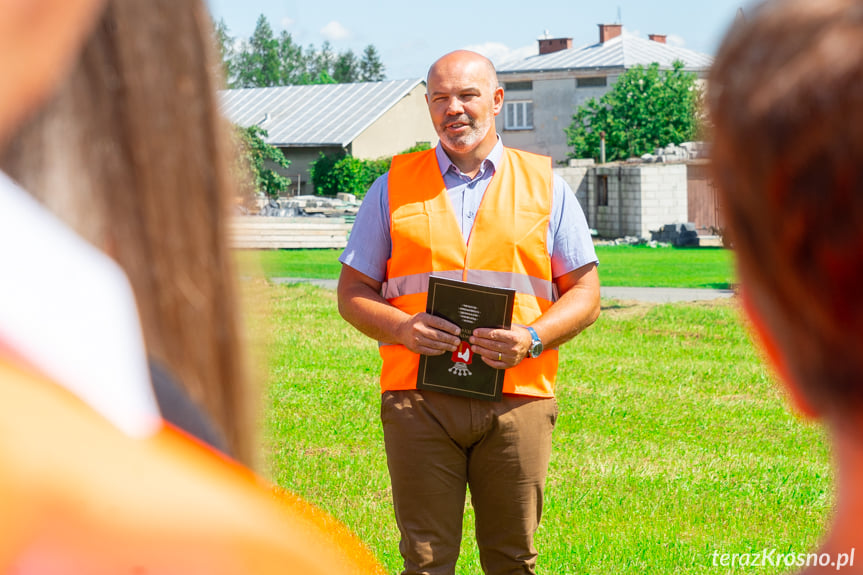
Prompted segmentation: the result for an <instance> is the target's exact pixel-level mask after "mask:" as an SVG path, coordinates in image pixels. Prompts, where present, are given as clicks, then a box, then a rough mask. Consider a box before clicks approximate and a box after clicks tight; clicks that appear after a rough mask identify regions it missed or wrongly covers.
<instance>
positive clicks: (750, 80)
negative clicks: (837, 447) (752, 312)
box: [708, 0, 863, 411]
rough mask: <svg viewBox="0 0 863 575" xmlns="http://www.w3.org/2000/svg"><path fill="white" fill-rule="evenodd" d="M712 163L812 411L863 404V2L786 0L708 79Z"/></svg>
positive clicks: (767, 10) (741, 263)
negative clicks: (712, 131)
mask: <svg viewBox="0 0 863 575" xmlns="http://www.w3.org/2000/svg"><path fill="white" fill-rule="evenodd" d="M708 99H709V105H710V115H711V120H712V122H713V124H714V139H715V141H714V147H713V167H714V176H715V181H716V183H717V185H718V187H719V190H720V194H721V198H722V202H723V207H724V209H725V210H726V217H727V221H728V225H729V228H730V229H729V232H730V235H731V240H732V242H733V244H734V247H735V251H736V254H737V260H738V268H739V271H740V276H741V281H742V284H743V289H744V290H745V292H746V293H747V295H748V296H749V299H750V301H751V302H752V304H753V306H754V307H755V309H756V310H757V313H758V315H759V317H760V318H761V319H763V321H764V323H765V325H766V327H767V328H768V329H769V331H770V332H771V334H772V335H773V337H774V338H775V340H776V343H777V344H778V347H779V348H780V349H781V353H782V356H783V358H784V359H785V360H786V362H787V366H786V367H787V368H788V370H789V375H790V376H791V377H792V378H793V379H794V380H795V381H796V382H797V383H798V384H799V385H800V386H801V387H802V389H803V391H804V394H805V395H806V397H807V399H808V400H809V401H811V402H812V403H813V404H814V405H815V406H816V407H817V408H820V409H827V410H831V411H844V410H845V409H846V408H854V409H856V408H859V407H860V406H861V404H863V297H861V293H863V3H861V2H859V0H818V1H817V2H813V1H811V0H785V1H782V0H779V1H772V2H768V3H766V4H764V5H762V6H760V7H759V8H758V9H757V10H756V11H755V12H754V14H752V15H750V16H749V17H748V18H747V19H746V20H745V21H743V22H738V23H736V24H735V26H734V28H733V29H732V30H731V31H730V32H729V34H728V36H727V37H726V39H725V41H724V43H723V45H722V47H721V48H720V50H719V53H718V55H717V58H716V61H715V62H714V64H713V68H712V71H711V75H710V80H709V86H708Z"/></svg>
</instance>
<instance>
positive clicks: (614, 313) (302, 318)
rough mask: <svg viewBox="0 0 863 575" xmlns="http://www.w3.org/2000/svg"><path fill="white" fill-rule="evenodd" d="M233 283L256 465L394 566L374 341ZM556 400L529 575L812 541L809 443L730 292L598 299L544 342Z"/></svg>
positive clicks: (470, 548)
mask: <svg viewBox="0 0 863 575" xmlns="http://www.w3.org/2000/svg"><path fill="white" fill-rule="evenodd" d="M619 251H620V252H621V253H622V252H625V251H626V250H619ZM609 253H610V254H611V253H613V254H615V255H618V254H617V252H616V251H614V250H610V251H609ZM668 253H669V254H671V255H672V256H674V257H689V256H690V255H691V254H693V253H695V252H693V251H682V250H680V251H678V250H669V251H668ZM627 255H628V254H627ZM600 257H604V256H603V255H601V256H600ZM608 259H609V260H611V259H612V258H611V257H609V258H608ZM603 265H605V264H603ZM725 265H726V266H727V262H726V264H725ZM246 283H247V284H253V285H254V287H255V291H256V292H258V296H259V297H260V298H263V299H264V300H265V301H266V303H267V306H266V309H267V310H268V312H267V314H266V315H267V317H268V318H269V320H270V323H269V328H268V329H264V327H263V323H262V319H261V317H258V318H257V319H256V320H255V321H253V325H255V326H257V333H258V334H259V336H260V337H262V338H264V340H265V341H267V344H266V350H267V352H268V354H269V362H268V372H269V380H268V382H267V383H268V396H267V405H266V417H265V421H266V428H265V429H266V436H267V439H268V441H267V451H266V459H267V461H268V462H269V463H268V471H269V473H270V474H271V476H272V478H273V479H274V480H275V481H276V482H278V483H279V484H280V485H282V486H284V487H286V488H288V489H290V490H293V491H295V492H297V493H299V494H300V495H302V496H303V497H305V498H306V499H308V500H309V501H311V502H313V503H314V504H316V505H318V506H320V507H322V508H324V509H326V510H327V511H329V512H330V513H332V514H333V515H335V516H336V517H337V518H338V519H340V520H341V521H343V522H344V523H345V524H346V525H347V526H348V527H349V528H350V529H352V530H353V531H354V532H355V533H357V534H358V535H359V537H360V538H361V539H362V540H363V541H365V542H366V543H367V544H368V545H369V547H370V548H371V549H372V550H373V552H374V553H375V554H376V555H377V557H379V558H380V560H381V562H382V563H383V564H384V565H385V566H386V567H387V569H388V571H389V572H391V573H397V572H398V571H399V568H400V565H401V559H400V557H399V554H398V533H397V529H396V525H395V520H394V518H393V514H392V509H391V502H390V493H389V478H388V475H387V470H386V460H385V456H384V450H383V439H382V432H381V428H380V421H379V409H380V403H379V401H380V398H379V389H378V381H377V376H378V372H379V369H380V360H379V357H378V354H377V346H376V344H375V342H373V341H371V340H369V339H368V338H366V337H364V336H362V335H361V334H359V333H358V332H357V331H355V330H354V329H353V328H352V327H351V326H349V325H348V324H347V323H346V322H344V321H343V320H342V319H341V318H340V317H339V315H338V312H337V310H336V301H335V294H334V292H332V291H328V290H324V289H320V288H315V287H312V286H308V285H294V286H282V285H270V284H268V283H266V282H263V281H259V280H255V281H251V282H246ZM558 401H559V404H560V418H559V420H558V425H557V428H556V430H555V435H554V450H553V456H552V462H551V467H550V474H549V478H548V484H547V496H546V502H545V503H546V504H545V509H544V515H543V520H542V524H541V526H540V529H539V532H538V535H537V546H538V548H539V551H540V560H539V564H538V570H539V573H543V574H546V575H560V574H570V573H571V574H582V573H603V574H606V573H628V574H629V573H631V574H638V575H642V574H644V573H687V574H688V573H693V574H694V573H703V574H707V573H710V574H717V573H728V572H731V571H730V569H729V568H723V567H714V566H713V565H712V560H713V559H712V556H713V553H714V552H718V553H720V554H722V553H750V552H760V551H762V550H763V549H776V550H777V552H780V553H781V552H789V551H793V552H805V551H807V550H809V549H811V548H812V546H814V545H815V544H816V542H817V539H818V537H819V534H820V533H821V530H822V526H823V525H824V523H825V521H826V519H827V517H828V514H829V509H830V505H831V501H832V487H831V470H830V465H829V456H828V449H827V445H826V442H825V438H824V436H823V435H822V433H821V432H820V431H819V429H818V428H816V427H814V426H812V425H809V424H805V423H803V422H801V421H800V420H799V419H798V418H797V417H796V416H794V415H793V414H791V413H790V412H789V411H788V409H787V408H786V406H785V403H784V400H783V398H782V396H781V393H780V392H779V390H778V389H777V387H776V386H775V385H774V384H773V383H772V381H771V378H770V377H769V376H768V373H767V372H766V370H765V368H764V366H763V364H762V362H761V359H760V357H759V355H758V353H757V352H756V351H755V349H754V348H753V346H752V344H751V342H750V340H749V339H748V337H747V332H746V329H745V327H744V325H743V324H742V322H741V320H740V317H739V315H738V309H737V303H736V301H735V300H733V299H732V300H724V301H721V302H713V303H710V304H673V305H628V304H622V303H620V302H615V301H604V309H603V313H602V315H601V317H600V319H599V320H598V321H597V323H596V324H595V325H594V326H593V327H591V328H590V329H589V330H587V331H586V332H584V333H583V334H581V335H579V336H578V337H577V338H576V339H574V340H573V341H572V342H570V343H568V344H567V345H565V346H564V347H563V348H562V349H561V368H560V377H559V383H558ZM471 521H472V515H471V512H470V508H469V506H468V512H467V514H466V520H465V537H464V543H463V546H462V555H461V558H460V560H459V567H458V571H457V572H458V573H459V574H463V575H468V574H470V575H473V574H476V573H479V572H480V569H479V560H478V556H477V552H476V547H475V545H474V543H473V528H472V526H471ZM750 569H752V568H750ZM750 569H742V570H739V571H738V572H740V573H742V572H749V570H750ZM752 570H753V571H755V572H758V573H780V572H783V571H784V570H785V569H784V568H773V567H768V568H763V569H757V568H755V569H752Z"/></svg>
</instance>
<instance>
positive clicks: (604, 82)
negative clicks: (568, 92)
mask: <svg viewBox="0 0 863 575" xmlns="http://www.w3.org/2000/svg"><path fill="white" fill-rule="evenodd" d="M575 85H576V86H577V87H579V88H605V87H606V86H608V79H607V78H606V77H605V76H591V77H589V78H576V80H575Z"/></svg>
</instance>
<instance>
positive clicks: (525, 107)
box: [504, 101, 533, 130]
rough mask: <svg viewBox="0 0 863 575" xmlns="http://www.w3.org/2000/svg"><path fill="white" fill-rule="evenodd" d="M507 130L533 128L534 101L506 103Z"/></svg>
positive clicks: (505, 126)
mask: <svg viewBox="0 0 863 575" xmlns="http://www.w3.org/2000/svg"><path fill="white" fill-rule="evenodd" d="M505 115H506V123H505V125H504V128H505V129H507V130H532V129H533V102H530V101H523V102H507V103H506V114H505Z"/></svg>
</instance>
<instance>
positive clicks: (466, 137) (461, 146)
mask: <svg viewBox="0 0 863 575" xmlns="http://www.w3.org/2000/svg"><path fill="white" fill-rule="evenodd" d="M491 123H492V121H491V120H486V121H485V122H479V121H477V120H476V118H474V117H473V116H470V115H469V114H462V115H461V116H459V117H458V118H455V119H449V120H447V121H446V122H444V123H443V124H442V125H441V126H440V130H439V132H438V135H439V136H440V139H441V140H442V141H443V143H444V146H445V147H447V148H449V149H450V150H452V151H454V152H468V151H470V150H472V149H473V148H475V147H476V145H477V144H479V143H480V142H481V141H482V139H483V138H485V136H486V134H488V131H489V130H490V129H491ZM452 124H466V125H467V126H469V127H470V129H469V130H468V131H466V132H465V133H463V134H459V135H451V134H449V133H448V132H447V131H446V128H447V126H450V125H452Z"/></svg>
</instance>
